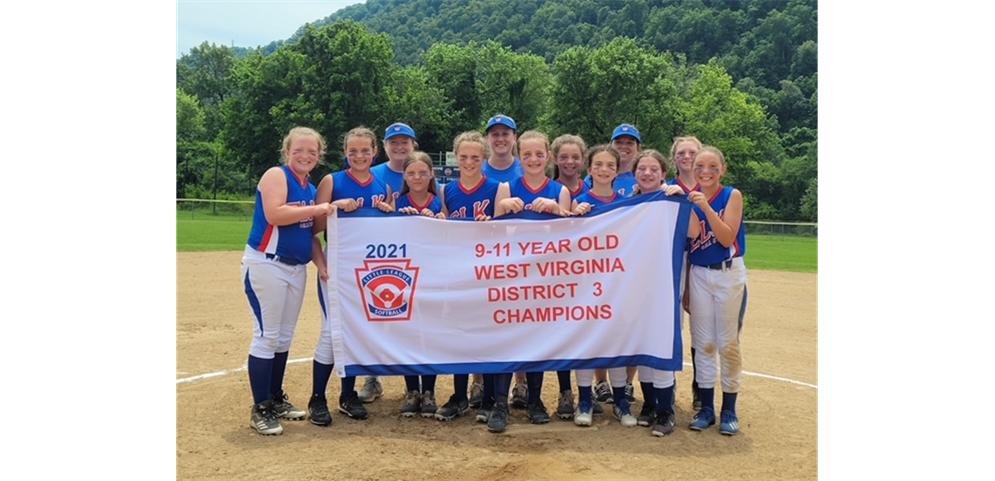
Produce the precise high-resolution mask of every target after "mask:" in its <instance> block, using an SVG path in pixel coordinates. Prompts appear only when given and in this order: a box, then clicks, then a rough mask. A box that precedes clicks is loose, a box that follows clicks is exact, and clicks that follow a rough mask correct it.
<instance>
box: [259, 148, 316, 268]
mask: <svg viewBox="0 0 995 481" xmlns="http://www.w3.org/2000/svg"><path fill="white" fill-rule="evenodd" d="M282 169H283V174H284V175H286V176H287V205H297V206H302V207H304V206H309V205H314V196H315V192H316V189H315V188H314V185H313V184H311V183H310V182H308V181H307V180H304V179H300V178H298V177H297V176H296V175H294V172H293V171H292V170H290V167H287V166H286V165H284V166H283V167H282ZM313 225H314V218H313V217H308V218H307V219H304V220H301V221H298V222H295V223H293V224H290V225H282V226H275V225H273V224H270V223H269V222H267V221H266V213H265V212H264V211H263V195H262V193H261V192H259V189H256V211H255V213H253V215H252V229H251V230H250V231H249V242H248V244H249V247H252V248H253V249H255V250H257V251H259V252H264V253H266V254H274V255H277V256H280V257H286V258H288V259H295V260H297V261H299V262H301V263H307V262H309V261H311V236H312V234H311V227H312V226H313Z"/></svg>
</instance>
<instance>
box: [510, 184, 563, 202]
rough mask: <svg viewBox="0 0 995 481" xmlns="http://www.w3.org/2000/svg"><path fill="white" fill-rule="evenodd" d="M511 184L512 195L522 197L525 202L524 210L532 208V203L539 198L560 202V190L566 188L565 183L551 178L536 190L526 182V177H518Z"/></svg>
mask: <svg viewBox="0 0 995 481" xmlns="http://www.w3.org/2000/svg"><path fill="white" fill-rule="evenodd" d="M510 185H511V196H512V197H518V198H519V199H522V202H524V203H525V209H524V210H532V203H533V202H535V200H536V199H539V198H546V199H552V200H554V201H556V203H557V204H559V203H560V192H562V191H563V189H565V187H563V184H561V183H559V182H557V181H555V180H551V179H549V178H547V179H546V181H545V182H543V183H542V185H541V186H539V188H538V189H536V190H532V188H531V187H529V184H526V183H525V177H519V178H518V179H516V180H514V181H512V182H511V184H510Z"/></svg>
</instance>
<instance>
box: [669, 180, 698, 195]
mask: <svg viewBox="0 0 995 481" xmlns="http://www.w3.org/2000/svg"><path fill="white" fill-rule="evenodd" d="M667 185H676V186H678V187H680V188H681V189H683V190H684V193H685V194H690V193H691V192H692V191H694V190H695V189H697V188H698V184H695V185H694V187H688V186H686V185H684V182H681V179H680V178H679V177H674V178H673V179H670V180H668V181H667Z"/></svg>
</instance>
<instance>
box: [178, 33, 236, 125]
mask: <svg viewBox="0 0 995 481" xmlns="http://www.w3.org/2000/svg"><path fill="white" fill-rule="evenodd" d="M235 63H236V59H235V51H234V49H232V48H231V47H226V46H224V45H221V46H217V45H215V44H213V43H208V42H204V43H202V44H200V46H198V47H194V48H192V49H190V53H189V54H185V55H183V56H181V57H180V59H179V60H177V61H176V84H177V87H179V88H182V89H183V91H185V92H187V93H189V94H190V95H193V96H194V97H196V98H197V100H199V101H200V105H201V107H202V108H203V109H204V112H205V126H206V128H207V130H208V133H209V134H210V137H211V138H214V137H216V136H217V135H218V132H219V131H220V129H221V127H222V118H221V116H222V114H221V104H223V103H224V101H225V100H226V99H228V97H230V96H231V95H232V94H233V92H234V84H233V82H232V81H231V71H232V69H233V68H234V67H235Z"/></svg>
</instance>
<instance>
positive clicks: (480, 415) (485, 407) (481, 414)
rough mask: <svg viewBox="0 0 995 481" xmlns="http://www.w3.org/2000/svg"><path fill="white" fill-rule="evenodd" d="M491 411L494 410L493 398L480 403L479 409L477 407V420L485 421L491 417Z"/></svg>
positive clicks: (479, 421)
mask: <svg viewBox="0 0 995 481" xmlns="http://www.w3.org/2000/svg"><path fill="white" fill-rule="evenodd" d="M492 411H494V400H493V399H488V400H487V401H486V402H482V403H480V409H477V422H478V423H486V422H487V419H488V418H490V417H491V412H492Z"/></svg>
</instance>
